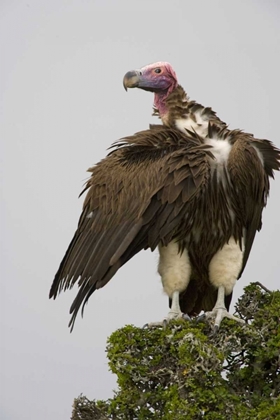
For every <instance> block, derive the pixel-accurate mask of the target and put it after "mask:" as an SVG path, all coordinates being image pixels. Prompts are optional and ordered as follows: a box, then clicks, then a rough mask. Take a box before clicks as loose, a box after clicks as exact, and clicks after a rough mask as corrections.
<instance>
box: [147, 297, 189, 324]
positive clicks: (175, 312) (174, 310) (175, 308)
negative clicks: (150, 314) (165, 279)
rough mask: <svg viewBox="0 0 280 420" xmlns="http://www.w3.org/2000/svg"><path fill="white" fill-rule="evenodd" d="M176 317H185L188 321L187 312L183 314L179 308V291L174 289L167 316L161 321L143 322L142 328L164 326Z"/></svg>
mask: <svg viewBox="0 0 280 420" xmlns="http://www.w3.org/2000/svg"><path fill="white" fill-rule="evenodd" d="M177 319H185V320H187V321H190V320H191V319H190V317H189V316H188V315H187V314H184V313H183V312H182V311H181V309H180V304H179V292H178V291H175V292H174V293H173V295H172V304H171V308H170V311H169V312H168V314H167V317H166V318H165V319H164V320H163V321H161V322H150V323H149V324H145V325H144V328H152V327H163V328H166V326H167V324H168V323H169V322H170V321H173V320H177Z"/></svg>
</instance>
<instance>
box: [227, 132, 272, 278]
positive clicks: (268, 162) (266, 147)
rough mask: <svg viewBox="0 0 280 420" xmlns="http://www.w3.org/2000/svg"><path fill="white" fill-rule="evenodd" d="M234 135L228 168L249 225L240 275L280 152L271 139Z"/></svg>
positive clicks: (244, 224) (257, 227)
mask: <svg viewBox="0 0 280 420" xmlns="http://www.w3.org/2000/svg"><path fill="white" fill-rule="evenodd" d="M235 135H236V137H237V139H236V140H235V142H234V144H233V147H232V151H231V153H230V156H229V161H228V170H229V174H230V178H231V181H232V184H233V194H235V195H236V202H237V203H239V206H240V214H241V215H242V223H243V226H244V227H245V229H246V234H245V250H244V256H243V265H242V270H241V272H240V274H239V277H241V275H242V272H243V270H244V268H245V266H246V263H247V261H248V257H249V254H250V251H251V248H252V245H253V241H254V238H255V235H256V232H257V231H258V230H260V229H261V226H262V211H263V208H264V207H265V206H266V201H267V196H268V193H269V177H273V170H279V168H280V165H279V159H280V152H279V150H278V149H277V148H276V147H275V146H274V145H273V144H272V143H271V142H270V141H268V140H257V139H254V138H253V136H251V135H249V134H245V133H241V132H239V134H238V133H237V134H235Z"/></svg>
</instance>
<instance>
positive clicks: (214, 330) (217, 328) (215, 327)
mask: <svg viewBox="0 0 280 420" xmlns="http://www.w3.org/2000/svg"><path fill="white" fill-rule="evenodd" d="M218 331H219V325H217V324H215V325H214V328H213V335H216V334H217V332H218Z"/></svg>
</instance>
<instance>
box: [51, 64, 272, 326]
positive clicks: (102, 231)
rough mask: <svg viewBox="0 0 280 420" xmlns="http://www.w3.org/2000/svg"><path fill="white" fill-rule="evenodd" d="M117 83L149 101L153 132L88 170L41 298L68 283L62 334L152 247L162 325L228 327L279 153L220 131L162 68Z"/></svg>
mask: <svg viewBox="0 0 280 420" xmlns="http://www.w3.org/2000/svg"><path fill="white" fill-rule="evenodd" d="M123 83H124V87H125V88H126V89H127V88H135V87H138V88H140V89H144V90H147V91H151V92H154V114H156V115H158V116H159V117H160V118H161V120H162V123H163V125H157V126H151V127H150V129H149V130H145V131H142V132H139V133H136V134H134V135H133V136H130V137H126V138H124V139H122V140H121V141H119V142H118V143H116V144H115V145H114V146H113V150H112V151H111V152H110V153H109V155H108V156H107V157H106V158H105V159H103V160H102V161H101V162H99V163H98V164H97V165H96V166H94V167H92V168H91V169H90V170H89V171H90V172H91V177H90V179H89V181H88V182H87V184H86V187H85V190H84V191H87V195H86V198H85V201H84V206H83V211H82V214H81V217H80V220H79V223H78V228H77V230H76V232H75V235H74V237H73V239H72V241H71V243H70V245H69V247H68V249H67V251H66V254H65V256H64V258H63V260H62V262H61V264H60V267H59V269H58V271H57V273H56V275H55V278H54V281H53V284H52V287H51V290H50V297H53V298H55V297H56V296H57V294H58V293H59V292H60V291H61V290H65V289H68V288H72V287H73V285H74V284H75V283H77V282H78V286H79V290H78V293H77V296H76V298H75V300H74V301H73V303H72V306H71V308H70V313H71V314H72V318H71V320H70V323H69V325H70V326H71V329H72V328H73V325H74V322H75V318H76V316H77V313H78V311H79V308H80V307H81V306H82V311H83V308H84V305H85V303H86V302H87V301H88V299H89V297H90V296H91V294H92V293H93V292H94V291H95V290H96V289H99V288H101V287H103V286H105V284H106V283H108V281H109V280H110V279H111V278H112V277H113V276H114V274H115V273H116V272H117V270H118V269H119V268H120V267H121V266H122V265H124V264H125V263H126V262H127V261H128V260H129V259H130V258H132V257H133V256H134V255H135V254H137V253H138V252H139V251H141V250H142V249H147V248H150V249H151V250H152V251H153V250H154V249H155V248H157V247H158V249H159V266H158V272H159V274H160V276H161V279H162V284H163V289H164V291H165V292H166V294H167V295H168V297H169V301H170V307H171V308H170V311H169V313H168V315H167V320H170V319H174V318H175V319H176V318H180V317H182V315H183V314H186V315H188V316H194V315H197V314H199V313H200V312H201V311H202V310H203V311H205V312H206V313H207V314H208V315H209V316H214V317H215V326H216V328H218V326H219V325H220V322H221V320H222V318H223V317H225V316H226V317H231V318H233V316H232V315H229V313H228V309H229V305H230V301H231V297H232V291H233V288H234V285H235V283H236V280H237V279H238V278H239V277H240V276H241V274H242V272H243V270H244V268H245V265H246V263H247V260H248V257H249V254H250V251H251V247H252V244H253V241H254V237H255V234H256V231H257V230H260V229H261V223H262V222H261V219H262V211H263V208H264V207H265V205H266V200H267V196H268V192H269V178H270V177H273V170H279V168H280V151H279V150H278V149H277V148H276V147H275V146H274V145H273V144H272V143H271V142H270V141H268V140H259V139H256V138H255V137H254V136H253V135H252V134H247V133H244V132H242V131H240V130H229V129H228V127H227V125H226V124H225V123H224V122H223V121H221V120H220V119H219V118H218V117H217V115H216V113H215V112H213V111H212V109H211V108H208V107H207V108H205V107H204V106H202V105H200V104H198V103H196V102H195V101H192V100H190V99H189V97H188V96H187V94H186V92H185V91H184V89H183V88H182V87H181V86H180V85H179V84H178V82H177V77H176V74H175V72H174V70H173V68H172V67H171V65H170V64H168V63H165V62H158V63H155V64H151V65H148V66H145V67H143V68H142V69H140V70H133V71H129V72H128V73H126V75H125V76H124V81H123ZM235 319H236V320H238V318H235Z"/></svg>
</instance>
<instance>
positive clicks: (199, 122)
mask: <svg viewBox="0 0 280 420" xmlns="http://www.w3.org/2000/svg"><path fill="white" fill-rule="evenodd" d="M154 103H155V108H154V115H158V116H159V118H161V120H162V122H163V124H164V125H166V126H168V127H172V128H177V129H178V130H181V131H183V132H184V133H185V132H186V129H187V130H190V131H195V132H196V133H197V134H199V135H200V136H203V137H205V136H207V134H208V126H209V122H212V123H213V124H215V125H216V126H218V127H220V128H225V127H226V124H225V123H224V122H223V121H221V120H220V119H219V118H218V117H217V116H216V113H215V112H214V111H213V110H212V109H211V108H209V107H207V108H205V107H204V106H202V105H200V104H198V103H197V102H195V101H191V100H190V99H189V97H188V95H187V94H186V92H185V91H184V89H183V88H182V86H180V85H178V86H177V87H176V88H175V89H174V90H173V92H171V93H170V94H169V95H166V94H164V93H161V94H159V93H156V94H155V101H154Z"/></svg>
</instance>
